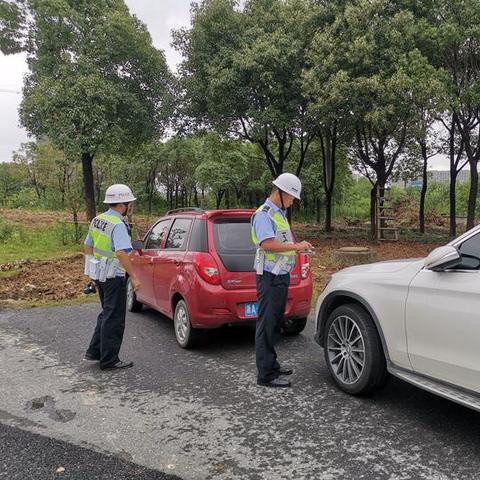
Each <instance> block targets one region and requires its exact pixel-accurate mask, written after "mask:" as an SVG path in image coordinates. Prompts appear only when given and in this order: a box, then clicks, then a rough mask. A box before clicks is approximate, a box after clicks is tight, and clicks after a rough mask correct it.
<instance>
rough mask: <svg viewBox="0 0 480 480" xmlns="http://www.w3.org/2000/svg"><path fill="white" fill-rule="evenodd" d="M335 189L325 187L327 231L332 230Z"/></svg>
mask: <svg viewBox="0 0 480 480" xmlns="http://www.w3.org/2000/svg"><path fill="white" fill-rule="evenodd" d="M332 194H333V191H332V190H329V191H327V189H325V231H326V232H328V233H330V232H331V231H332V196H333V195H332Z"/></svg>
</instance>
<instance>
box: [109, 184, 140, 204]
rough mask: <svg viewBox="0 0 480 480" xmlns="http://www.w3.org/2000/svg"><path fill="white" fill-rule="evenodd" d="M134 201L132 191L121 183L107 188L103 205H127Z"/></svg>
mask: <svg viewBox="0 0 480 480" xmlns="http://www.w3.org/2000/svg"><path fill="white" fill-rule="evenodd" d="M134 200H136V198H135V197H134V195H133V193H132V191H131V190H130V188H129V187H127V186H126V185H123V184H122V183H116V184H115V185H111V186H110V187H108V188H107V191H106V192H105V200H104V201H103V203H127V202H133V201H134Z"/></svg>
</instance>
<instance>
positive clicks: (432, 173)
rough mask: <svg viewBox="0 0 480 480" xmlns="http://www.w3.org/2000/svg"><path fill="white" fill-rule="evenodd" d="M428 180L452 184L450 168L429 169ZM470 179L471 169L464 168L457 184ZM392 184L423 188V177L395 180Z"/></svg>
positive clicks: (458, 176)
mask: <svg viewBox="0 0 480 480" xmlns="http://www.w3.org/2000/svg"><path fill="white" fill-rule="evenodd" d="M428 181H429V182H430V183H443V184H445V185H449V184H450V172H449V171H448V170H429V172H428ZM469 181H470V171H469V170H462V171H461V172H460V173H459V174H458V175H457V184H458V183H468V182H469ZM392 185H394V186H396V187H405V188H422V185H423V179H422V178H421V177H418V178H416V179H415V180H410V181H408V182H404V181H402V180H398V181H396V182H393V183H392Z"/></svg>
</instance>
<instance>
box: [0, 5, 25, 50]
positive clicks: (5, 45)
mask: <svg viewBox="0 0 480 480" xmlns="http://www.w3.org/2000/svg"><path fill="white" fill-rule="evenodd" d="M22 6H23V2H22V1H18V2H17V3H14V2H7V1H5V0H0V52H3V53H5V54H12V53H19V52H21V51H22V50H23V48H24V33H25V32H24V30H23V27H24V24H25V13H24V9H23V8H22Z"/></svg>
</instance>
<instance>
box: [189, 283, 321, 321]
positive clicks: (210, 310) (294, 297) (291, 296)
mask: <svg viewBox="0 0 480 480" xmlns="http://www.w3.org/2000/svg"><path fill="white" fill-rule="evenodd" d="M189 297H190V298H187V303H188V307H189V310H190V318H191V321H192V324H193V326H195V327H199V328H216V327H220V326H222V325H226V324H230V323H245V322H248V321H255V320H256V318H254V317H253V318H252V317H248V316H247V315H245V304H246V303H252V302H256V301H257V292H256V290H255V289H254V288H252V289H242V290H226V289H224V288H223V287H222V286H221V285H209V284H207V283H206V282H203V281H202V282H201V288H200V290H199V291H198V292H196V293H195V294H193V295H189ZM311 300H312V281H311V279H307V280H304V281H301V282H300V283H299V284H298V285H292V286H290V288H289V289H288V300H287V306H286V309H285V316H286V317H287V318H305V317H307V316H308V314H309V313H310V308H311Z"/></svg>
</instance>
